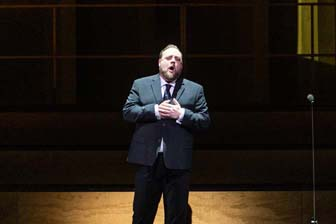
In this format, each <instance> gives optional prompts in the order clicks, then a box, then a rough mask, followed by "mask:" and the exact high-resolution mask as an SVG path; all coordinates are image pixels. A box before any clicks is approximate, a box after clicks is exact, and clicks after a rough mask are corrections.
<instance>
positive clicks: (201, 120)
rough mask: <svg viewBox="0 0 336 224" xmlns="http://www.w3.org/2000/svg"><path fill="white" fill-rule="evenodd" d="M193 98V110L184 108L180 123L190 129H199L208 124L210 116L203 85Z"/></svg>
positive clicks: (206, 126) (204, 127) (205, 127)
mask: <svg viewBox="0 0 336 224" xmlns="http://www.w3.org/2000/svg"><path fill="white" fill-rule="evenodd" d="M195 100H196V101H195V109H194V110H190V109H187V108H185V114H184V117H183V120H182V125H183V126H186V127H187V128H190V129H192V130H196V131H200V130H204V129H207V128H208V127H209V126H210V116H209V112H208V106H207V102H206V99H205V96H204V91H203V87H200V88H199V89H198V92H197V95H196V99H195Z"/></svg>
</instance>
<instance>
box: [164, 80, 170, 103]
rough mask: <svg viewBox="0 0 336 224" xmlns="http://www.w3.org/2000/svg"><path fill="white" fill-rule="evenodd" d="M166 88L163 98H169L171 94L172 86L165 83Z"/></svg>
mask: <svg viewBox="0 0 336 224" xmlns="http://www.w3.org/2000/svg"><path fill="white" fill-rule="evenodd" d="M165 86H166V90H165V91H164V94H163V100H171V98H172V96H171V94H170V88H171V87H172V86H171V85H170V84H166V85H165Z"/></svg>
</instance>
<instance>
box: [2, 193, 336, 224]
mask: <svg viewBox="0 0 336 224" xmlns="http://www.w3.org/2000/svg"><path fill="white" fill-rule="evenodd" d="M13 194H14V193H1V198H2V199H3V200H2V202H1V204H0V205H1V208H0V209H1V211H3V210H4V209H5V210H7V211H10V212H7V218H6V219H5V217H4V216H3V215H2V216H1V217H0V218H1V220H0V222H1V223H6V224H11V223H15V224H45V223H48V224H110V223H115V224H124V223H125V224H126V223H131V216H132V200H133V192H62V193H60V192H18V193H16V194H17V198H16V197H14V198H13V196H12V195H13ZM311 196H312V194H311V192H309V191H226V192H223V191H218V192H209V191H206V192H205V191H203V192H199V191H198V192H197V191H196V192H195V191H193V192H191V193H190V200H189V205H190V210H191V212H190V217H191V221H192V222H191V223H193V224H218V223H231V224H260V223H264V224H288V223H291V224H304V223H310V221H309V220H310V218H311V216H312V200H311V199H312V198H311ZM13 202H15V204H17V206H18V207H17V209H16V208H15V206H14V207H13V206H12V207H11V206H7V205H10V204H13ZM6 206H7V207H6ZM335 206H336V192H335V191H318V192H317V218H318V220H319V222H321V223H324V224H333V223H334V220H335V218H336V214H335V212H333V209H334V208H335ZM163 215H164V213H163V206H162V201H161V204H160V207H159V210H158V214H157V217H156V220H155V224H161V223H163Z"/></svg>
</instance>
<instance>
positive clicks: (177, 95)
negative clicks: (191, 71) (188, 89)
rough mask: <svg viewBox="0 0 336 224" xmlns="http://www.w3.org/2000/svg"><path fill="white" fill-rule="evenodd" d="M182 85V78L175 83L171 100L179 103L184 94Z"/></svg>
mask: <svg viewBox="0 0 336 224" xmlns="http://www.w3.org/2000/svg"><path fill="white" fill-rule="evenodd" d="M184 88H185V87H184V83H183V78H182V77H181V78H180V79H178V80H177V81H176V86H175V88H174V92H173V98H176V100H177V101H179V99H180V97H181V95H182V93H183V92H184Z"/></svg>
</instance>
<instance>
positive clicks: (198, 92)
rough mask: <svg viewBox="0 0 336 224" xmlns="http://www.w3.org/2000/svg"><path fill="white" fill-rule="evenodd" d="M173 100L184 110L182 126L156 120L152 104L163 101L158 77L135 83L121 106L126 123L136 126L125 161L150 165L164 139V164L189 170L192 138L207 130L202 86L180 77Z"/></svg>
mask: <svg viewBox="0 0 336 224" xmlns="http://www.w3.org/2000/svg"><path fill="white" fill-rule="evenodd" d="M173 97H175V98H176V100H177V101H178V102H179V103H180V104H181V107H183V108H185V114H184V117H183V120H182V123H181V124H178V123H176V120H170V119H162V120H158V119H157V118H156V116H155V111H154V105H155V104H160V103H161V102H162V94H161V82H160V76H159V74H156V75H153V76H148V77H144V78H140V79H137V80H135V81H134V83H133V86H132V89H131V91H130V94H129V96H128V98H127V101H126V103H125V105H124V107H123V117H124V119H125V120H126V121H129V122H135V123H136V127H135V131H134V134H133V137H132V141H131V144H130V148H129V152H128V159H127V160H128V162H130V163H136V164H141V165H147V166H151V165H153V163H154V161H155V159H156V156H157V149H158V147H159V145H160V143H161V139H162V138H163V139H164V142H165V143H166V150H165V151H164V161H165V165H166V167H167V168H170V169H190V168H191V162H192V147H193V135H192V133H193V132H194V131H197V130H202V129H206V128H208V126H209V124H210V117H209V113H208V107H207V103H206V100H205V97H204V93H203V87H202V86H201V85H199V84H197V83H195V82H192V81H189V80H187V79H184V78H182V77H181V78H180V79H178V80H177V81H176V85H175V89H174V93H173Z"/></svg>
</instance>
